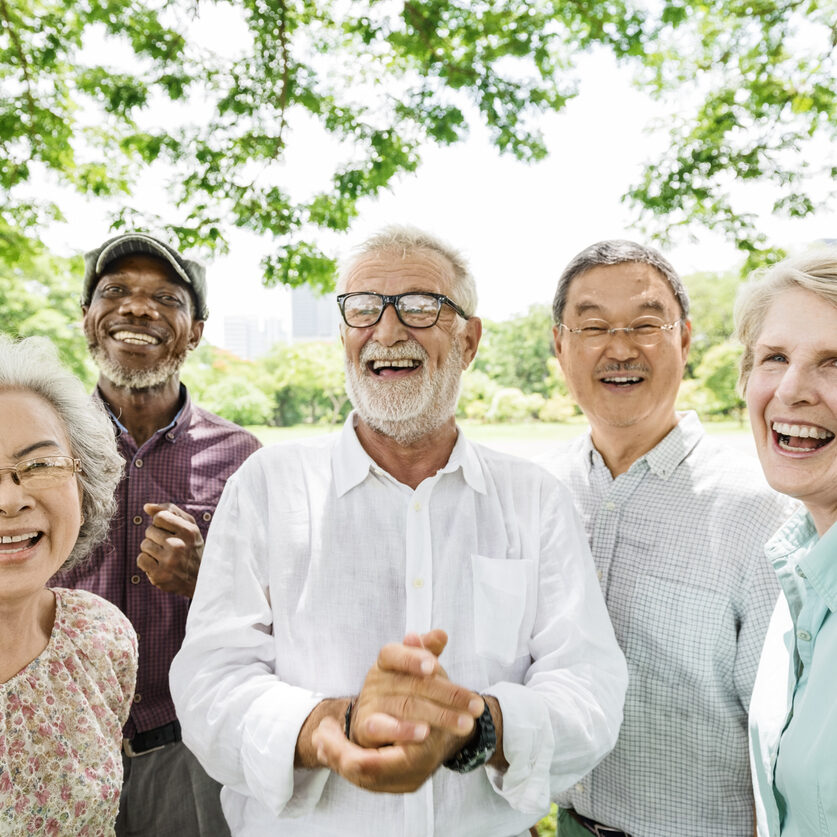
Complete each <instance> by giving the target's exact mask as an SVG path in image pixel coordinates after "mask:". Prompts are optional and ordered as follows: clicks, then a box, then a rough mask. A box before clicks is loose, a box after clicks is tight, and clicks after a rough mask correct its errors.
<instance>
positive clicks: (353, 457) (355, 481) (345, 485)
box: [332, 410, 486, 497]
mask: <svg viewBox="0 0 837 837" xmlns="http://www.w3.org/2000/svg"><path fill="white" fill-rule="evenodd" d="M356 423H357V413H356V412H355V411H354V410H353V411H352V412H351V413H349V417H348V418H347V419H346V421H345V423H344V425H343V430H342V431H341V433H340V435H339V436H338V438H337V443H336V445H335V448H334V453H333V454H332V463H333V468H334V486H335V490H336V491H337V496H338V497H342V496H343V495H344V494H346V493H347V492H348V491H350V490H351V489H352V488H354V487H355V486H357V485H360V484H361V483H362V482H363V481H364V480H365V479H366V477H367V476H368V475H369V472H370V471H378V472H379V473H386V471H384V469H383V468H381V467H380V466H379V465H378V464H376V462H375V460H374V459H372V457H371V456H369V454H368V453H367V452H366V451H365V450H364V449H363V445H361V443H360V440H359V439H358V437H357V433H356V432H355V425H356ZM456 430H457V435H456V443H455V444H454V446H453V450H452V451H451V454H450V457H449V459H448V461H447V463H446V464H445V466H444V468H441V469H439V471H438V474H450V473H453V472H455V471H457V470H459V469H461V470H462V477H463V479H464V480H465V482H466V483H467V484H468V485H469V486H470V487H471V488H472V489H473V490H474V491H477V492H479V493H480V494H485V493H486V486H485V474H484V473H483V470H482V467H481V466H480V461H479V457H478V456H477V453H476V450H475V449H474V446H473V445H472V444H471V443H470V442H469V441H468V440H467V439H466V438H465V435H464V434H463V433H462V430H461V429H460V428H459V427H457V428H456ZM388 476H389V475H388Z"/></svg>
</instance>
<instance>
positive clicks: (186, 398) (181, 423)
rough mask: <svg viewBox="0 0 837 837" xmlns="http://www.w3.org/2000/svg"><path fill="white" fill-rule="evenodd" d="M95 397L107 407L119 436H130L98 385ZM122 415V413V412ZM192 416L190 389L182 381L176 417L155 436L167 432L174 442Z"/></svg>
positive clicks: (167, 436)
mask: <svg viewBox="0 0 837 837" xmlns="http://www.w3.org/2000/svg"><path fill="white" fill-rule="evenodd" d="M93 397H94V398H98V399H99V401H101V402H102V404H103V405H104V407H105V409H106V410H107V411H108V415H109V416H110V418H111V421H112V422H113V423H114V424H115V425H116V429H117V431H118V432H117V436H121V435H122V434H123V433H124V434H125V435H126V436H130V433H128V428H127V427H125V425H124V424H122V422H121V421H119V416H117V415H116V413H114V412H113V410H112V409H111V406H110V404H108V402H107V400H106V399H105V397H104V395H102V390H101V389H99V387H98V386H97V387H96V390H95V392H94V393H93ZM120 415H121V414H120ZM191 416H192V399H191V397H190V395H189V390H187V389H186V385H185V384H183V383H181V384H180V409H179V410H178V411H177V414H176V415H175V417H174V418H173V419H172V420H171V421H170V422H169V423H168V424H167V425H166V426H165V427H161V428H159V429H158V430H157V432H156V433H155V434H154V435H155V436H156V435H157V434H158V433H165V434H166V438H167V439H168V440H169V441H171V442H173V441H174V440H175V439H176V438H177V435H178V433H179V432H180V430H181V429H182V428H183V427H188V426H189V420H190V418H191Z"/></svg>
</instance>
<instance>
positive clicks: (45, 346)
mask: <svg viewBox="0 0 837 837" xmlns="http://www.w3.org/2000/svg"><path fill="white" fill-rule="evenodd" d="M8 390H19V391H24V392H32V393H34V394H35V395H38V396H40V397H41V398H43V399H44V401H46V402H47V403H48V404H49V405H50V406H51V407H52V408H53V409H54V410H55V412H56V413H57V414H58V416H59V418H60V419H61V423H62V424H63V425H64V430H65V431H66V433H67V438H68V439H69V441H70V455H71V456H73V457H74V458H77V459H79V460H81V473H80V474H79V475H78V479H79V483H80V484H81V491H82V496H81V513H82V514H83V515H84V522H83V523H82V524H81V529H80V531H79V535H78V538H77V540H76V543H75V546H74V547H73V549H72V551H71V552H70V555H69V556H68V558H67V560H66V561H65V562H64V564H63V566H62V567H61V569H62V570H66V569H69V568H70V567H73V566H75V565H76V564H78V563H79V562H80V561H81V560H82V559H83V558H85V557H86V556H87V555H88V554H89V553H90V551H91V550H92V549H93V547H94V546H96V545H97V544H99V543H101V541H103V540H104V539H105V536H106V535H107V532H108V524H109V523H110V519H111V517H112V516H113V513H114V511H115V510H116V496H115V492H116V486H117V485H118V484H119V479H120V477H121V476H122V470H123V467H124V463H123V460H122V457H121V456H120V455H119V451H118V450H117V448H116V439H115V436H114V430H113V424H112V423H111V421H110V419H109V418H108V417H107V414H106V413H105V410H104V408H103V407H102V406H101V404H99V403H97V402H96V401H94V400H93V399H92V398H91V397H90V395H89V394H88V393H87V392H86V391H85V389H84V385H83V384H82V383H81V381H80V380H79V379H78V378H76V376H75V375H73V374H72V372H70V371H69V370H68V369H65V368H64V366H62V364H61V362H60V361H59V359H58V353H57V351H56V350H55V347H54V346H53V345H52V343H50V342H49V340H47V339H46V338H44V337H28V338H26V339H25V340H20V341H19V342H15V341H14V340H12V339H11V338H9V337H8V336H6V335H4V334H0V392H2V391H8ZM0 432H2V428H0Z"/></svg>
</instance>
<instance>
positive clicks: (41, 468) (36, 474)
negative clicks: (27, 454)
mask: <svg viewBox="0 0 837 837" xmlns="http://www.w3.org/2000/svg"><path fill="white" fill-rule="evenodd" d="M3 471H11V472H12V482H13V483H14V484H15V485H22V486H23V487H24V488H31V489H39V488H51V487H52V486H54V485H57V484H58V483H59V482H62V481H63V480H65V479H67V478H68V477H71V476H72V475H73V474H78V473H81V460H80V459H73V457H72V456H39V457H38V458H37V459H24V460H23V461H22V462H18V463H17V465H7V466H6V467H4V468H0V473H3Z"/></svg>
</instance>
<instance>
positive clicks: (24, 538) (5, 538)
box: [0, 532, 38, 543]
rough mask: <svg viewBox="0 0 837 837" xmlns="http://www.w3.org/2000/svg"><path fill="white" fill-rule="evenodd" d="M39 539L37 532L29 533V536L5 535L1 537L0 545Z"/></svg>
mask: <svg viewBox="0 0 837 837" xmlns="http://www.w3.org/2000/svg"><path fill="white" fill-rule="evenodd" d="M37 537H38V533H37V532H29V534H28V535H3V536H2V537H0V543H20V542H21V541H30V540H32V538H37Z"/></svg>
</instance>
